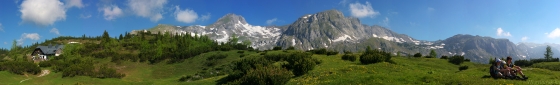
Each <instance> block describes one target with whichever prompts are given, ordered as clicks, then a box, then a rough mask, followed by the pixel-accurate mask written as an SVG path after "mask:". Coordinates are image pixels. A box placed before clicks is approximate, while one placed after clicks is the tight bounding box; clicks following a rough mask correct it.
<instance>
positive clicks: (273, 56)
mask: <svg viewBox="0 0 560 85" xmlns="http://www.w3.org/2000/svg"><path fill="white" fill-rule="evenodd" d="M288 56H290V54H289V53H280V52H269V53H266V54H264V58H266V59H268V60H271V61H280V60H284V59H286V57H288Z"/></svg>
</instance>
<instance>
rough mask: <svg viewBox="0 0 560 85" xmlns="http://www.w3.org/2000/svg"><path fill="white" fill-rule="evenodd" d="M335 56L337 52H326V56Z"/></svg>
mask: <svg viewBox="0 0 560 85" xmlns="http://www.w3.org/2000/svg"><path fill="white" fill-rule="evenodd" d="M336 54H338V52H337V51H328V52H327V56H331V55H336Z"/></svg>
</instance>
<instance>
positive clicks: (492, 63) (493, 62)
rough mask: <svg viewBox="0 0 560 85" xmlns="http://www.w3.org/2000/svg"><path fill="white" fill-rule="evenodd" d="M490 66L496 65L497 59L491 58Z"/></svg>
mask: <svg viewBox="0 0 560 85" xmlns="http://www.w3.org/2000/svg"><path fill="white" fill-rule="evenodd" d="M516 62H517V61H516ZM527 62H529V61H527ZM488 64H491V65H494V64H496V59H495V58H490V60H488Z"/></svg>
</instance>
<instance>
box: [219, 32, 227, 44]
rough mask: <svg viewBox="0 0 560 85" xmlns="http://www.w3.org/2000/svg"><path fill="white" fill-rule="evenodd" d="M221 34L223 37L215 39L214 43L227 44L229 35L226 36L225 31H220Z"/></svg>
mask: <svg viewBox="0 0 560 85" xmlns="http://www.w3.org/2000/svg"><path fill="white" fill-rule="evenodd" d="M222 33H224V37H222V38H220V39H216V41H218V42H227V41H228V38H229V35H228V34H227V32H226V31H222ZM216 35H218V33H216Z"/></svg>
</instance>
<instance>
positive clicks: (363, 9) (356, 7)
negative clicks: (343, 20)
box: [350, 1, 379, 18]
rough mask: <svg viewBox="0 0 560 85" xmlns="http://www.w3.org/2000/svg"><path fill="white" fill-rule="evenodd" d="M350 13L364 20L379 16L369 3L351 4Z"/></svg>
mask: <svg viewBox="0 0 560 85" xmlns="http://www.w3.org/2000/svg"><path fill="white" fill-rule="evenodd" d="M350 12H351V13H352V16H354V17H358V18H363V17H370V18H373V17H375V16H377V15H379V12H377V11H375V10H373V8H372V7H371V4H370V3H369V2H367V1H366V4H361V3H358V2H356V3H351V4H350Z"/></svg>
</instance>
